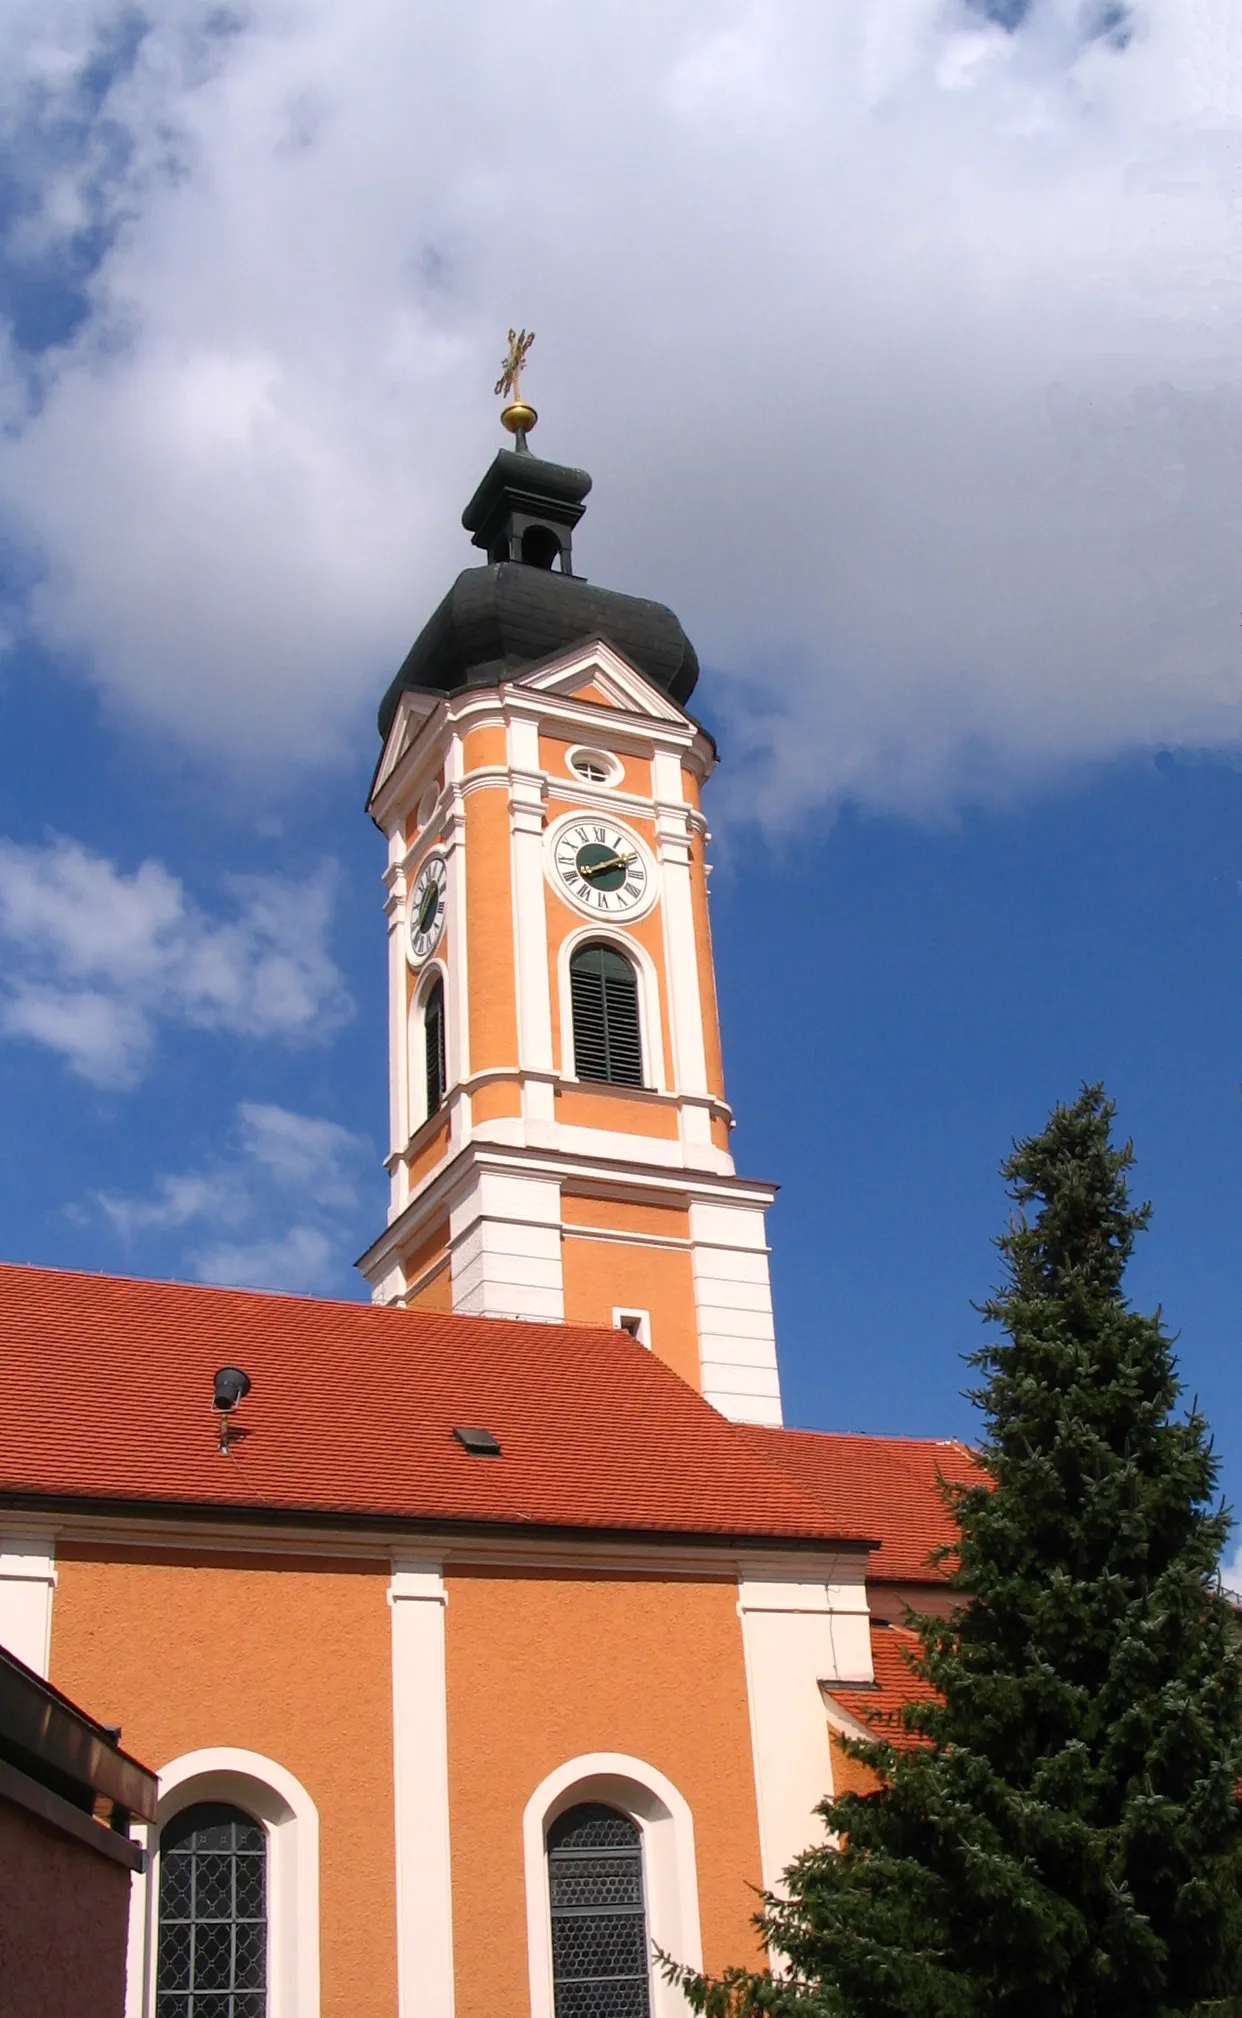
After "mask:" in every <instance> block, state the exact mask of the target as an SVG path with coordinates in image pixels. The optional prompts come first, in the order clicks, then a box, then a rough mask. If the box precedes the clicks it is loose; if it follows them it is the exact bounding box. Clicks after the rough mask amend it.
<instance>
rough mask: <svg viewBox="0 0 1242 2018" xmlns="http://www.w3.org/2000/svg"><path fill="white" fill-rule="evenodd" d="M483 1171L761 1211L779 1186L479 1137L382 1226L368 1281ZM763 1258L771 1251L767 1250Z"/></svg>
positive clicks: (366, 1266)
mask: <svg viewBox="0 0 1242 2018" xmlns="http://www.w3.org/2000/svg"><path fill="white" fill-rule="evenodd" d="M582 1132H583V1133H585V1132H586V1131H582ZM644 1139H645V1138H644V1137H642V1136H635V1137H634V1138H633V1141H634V1143H635V1148H636V1151H638V1150H640V1149H641V1146H642V1144H643V1142H644ZM480 1171H498V1172H502V1173H513V1174H518V1173H520V1174H521V1175H523V1176H529V1175H538V1176H543V1177H550V1178H553V1179H555V1180H557V1181H558V1182H564V1181H565V1180H566V1179H571V1180H572V1182H573V1186H574V1189H575V1191H588V1192H589V1191H590V1190H591V1189H592V1188H593V1187H598V1188H599V1195H600V1196H601V1197H609V1198H622V1197H627V1196H633V1197H636V1198H642V1197H647V1198H650V1196H651V1194H652V1192H659V1193H662V1194H663V1195H664V1196H665V1197H667V1198H669V1199H674V1198H676V1199H678V1200H679V1201H680V1202H681V1203H683V1204H688V1203H691V1202H693V1201H696V1200H702V1201H716V1200H719V1201H721V1202H727V1203H729V1204H742V1205H751V1206H755V1207H757V1208H758V1209H760V1210H762V1211H766V1210H767V1208H768V1207H769V1206H770V1205H771V1204H772V1202H773V1200H774V1199H775V1197H776V1193H777V1190H778V1188H779V1187H778V1186H777V1185H775V1184H764V1183H761V1182H757V1181H756V1180H755V1179H753V1178H747V1177H733V1176H725V1175H724V1174H723V1173H717V1172H714V1171H708V1170H701V1169H698V1168H690V1167H688V1166H686V1165H684V1164H678V1165H676V1166H675V1167H669V1166H667V1165H663V1164H659V1163H643V1162H641V1161H640V1160H638V1157H637V1155H636V1156H635V1157H628V1156H627V1157H626V1158H624V1159H622V1158H620V1157H616V1158H614V1157H609V1156H593V1155H590V1154H587V1153H584V1152H583V1151H580V1150H574V1151H569V1150H565V1151H560V1150H554V1149H526V1148H522V1147H519V1146H517V1145H512V1146H503V1147H502V1146H499V1145H497V1144H495V1143H489V1142H484V1141H480V1139H479V1138H478V1137H477V1136H476V1137H475V1138H474V1139H473V1140H472V1141H470V1142H468V1143H466V1144H465V1145H464V1147H463V1148H462V1149H460V1150H459V1151H458V1152H457V1153H456V1154H455V1155H454V1156H453V1157H452V1159H451V1161H449V1162H447V1163H445V1164H443V1165H441V1166H440V1167H439V1168H438V1169H436V1170H434V1171H432V1172H431V1173H430V1175H429V1176H428V1177H427V1178H426V1179H425V1180H424V1182H423V1183H422V1185H421V1186H420V1187H419V1189H418V1190H417V1191H416V1192H415V1193H414V1194H413V1196H412V1197H411V1199H410V1202H409V1204H408V1205H407V1206H406V1207H405V1208H404V1210H403V1211H402V1212H400V1213H399V1214H398V1215H397V1217H396V1218H395V1219H394V1220H392V1221H391V1222H390V1224H389V1225H388V1226H387V1227H385V1229H384V1231H383V1233H381V1234H380V1236H379V1238H378V1240H375V1241H373V1242H372V1244H371V1246H370V1247H368V1248H367V1249H366V1251H365V1252H364V1253H363V1254H361V1255H359V1257H358V1260H357V1262H356V1263H355V1266H356V1267H357V1268H359V1269H361V1270H362V1272H363V1273H364V1274H365V1275H367V1277H368V1279H369V1278H370V1277H371V1276H372V1275H373V1274H375V1273H376V1272H377V1271H379V1270H380V1269H381V1268H382V1267H383V1265H384V1264H385V1263H387V1262H389V1261H390V1260H392V1259H394V1258H395V1257H396V1256H397V1255H398V1254H399V1252H400V1249H401V1248H402V1246H403V1245H404V1244H405V1242H406V1241H407V1240H408V1239H409V1238H410V1235H411V1234H412V1233H413V1231H414V1230H415V1228H416V1227H417V1226H418V1225H419V1224H420V1223H421V1222H422V1221H423V1220H424V1219H425V1218H426V1217H427V1216H428V1215H429V1214H430V1213H432V1212H435V1211H436V1210H438V1209H442V1210H443V1211H444V1212H448V1211H449V1209H450V1205H451V1201H452V1199H453V1197H454V1194H456V1193H459V1192H460V1193H464V1192H465V1191H466V1190H467V1189H468V1188H469V1187H470V1186H471V1185H472V1184H473V1183H474V1180H475V1177H476V1174H477V1173H478V1172H480ZM764 1252H765V1253H766V1252H767V1250H766V1248H765V1249H764Z"/></svg>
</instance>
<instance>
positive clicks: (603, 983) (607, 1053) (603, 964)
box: [569, 939, 647, 1093]
mask: <svg viewBox="0 0 1242 2018" xmlns="http://www.w3.org/2000/svg"><path fill="white" fill-rule="evenodd" d="M592 956H598V971H587V972H584V973H579V972H578V969H579V967H580V964H581V963H583V962H586V961H592V965H593V967H594V966H595V965H596V963H595V961H593V960H592ZM608 961H611V963H612V966H613V970H614V971H613V973H612V974H611V975H610V974H609V973H608V971H607V962H608ZM617 969H620V970H621V971H620V972H617V971H616V970H617ZM575 980H580V981H582V982H583V983H584V984H586V985H587V986H589V987H591V988H592V990H594V988H596V987H597V988H598V990H599V995H598V1008H599V1026H598V1033H597V1034H598V1038H599V1053H600V1056H599V1062H600V1063H601V1064H602V1065H603V1066H604V1067H605V1068H606V1069H605V1070H604V1071H602V1072H584V1071H583V1069H582V1064H581V1060H580V1057H579V1052H580V1050H581V1049H582V1048H583V1047H582V1046H581V1045H580V1044H579V1026H578V1015H577V1001H576V998H575V992H574V982H575ZM610 981H611V982H613V984H614V986H615V988H616V991H617V994H616V998H615V1005H614V1006H615V1019H614V1018H613V1017H610V1015H609V1006H608V1005H609V992H610V991H609V982H610ZM631 988H632V989H633V991H634V993H633V1001H634V1029H633V1033H632V1035H633V1037H634V1038H635V1039H636V1040H637V1052H638V1056H637V1061H634V1060H633V1059H632V1058H627V1056H626V1053H627V1052H628V1051H629V1050H630V1037H631V1032H630V1030H629V1028H628V1023H629V1004H628V1001H626V1000H625V996H626V995H627V993H628V990H629V989H631ZM641 994H642V983H641V981H640V980H639V977H638V970H637V968H636V967H635V965H634V962H633V961H632V960H631V959H629V958H628V957H627V955H626V954H625V953H623V952H622V951H621V949H620V948H619V947H617V946H614V945H613V944H612V943H611V942H610V941H608V940H599V939H588V940H587V942H586V944H585V945H581V946H579V947H578V948H577V949H576V951H575V952H574V953H572V954H571V956H570V961H569V1016H570V1022H571V1024H572V1026H573V1037H574V1077H575V1079H577V1080H578V1081H579V1082H580V1084H582V1085H584V1086H586V1085H589V1086H618V1087H623V1088H625V1089H626V1090H627V1091H629V1092H631V1093H643V1092H645V1091H646V1089H647V1060H646V1055H645V1052H644V1049H643V1016H642V1003H641V999H640V998H641ZM622 1006H624V1007H625V1010H626V1014H625V1016H624V1017H622V1015H621V1008H622ZM581 1034H582V1037H583V1040H584V1042H586V1040H587V1039H588V1038H589V1031H588V1029H587V1028H586V1027H585V1024H584V1028H583V1031H582V1033H581ZM623 1040H624V1041H623ZM618 1054H619V1055H618ZM634 1062H637V1066H638V1077H637V1079H627V1078H619V1077H616V1076H614V1075H615V1073H616V1071H617V1068H618V1067H619V1066H620V1065H622V1064H623V1063H624V1064H632V1063H634ZM607 1068H611V1069H607Z"/></svg>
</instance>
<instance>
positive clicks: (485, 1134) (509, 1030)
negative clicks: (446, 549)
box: [359, 397, 781, 1423]
mask: <svg viewBox="0 0 1242 2018" xmlns="http://www.w3.org/2000/svg"><path fill="white" fill-rule="evenodd" d="M502 419H503V420H504V422H505V425H506V426H507V427H508V428H509V429H510V432H511V433H512V434H513V435H514V437H515V442H514V446H513V447H511V448H510V447H506V448H504V449H502V450H500V452H499V453H498V454H497V456H496V458H495V461H494V462H493V463H492V465H491V468H490V469H489V470H488V471H487V473H486V475H485V476H484V478H483V480H482V482H481V483H480V485H479V487H478V489H477V490H476V492H475V494H474V496H473V497H472V498H471V500H470V503H469V504H468V505H467V507H466V509H465V511H464V513H463V514H462V522H463V524H464V526H465V527H466V530H467V531H468V532H469V533H471V534H472V535H473V540H474V544H475V546H477V547H480V548H481V549H482V551H483V554H484V556H485V560H484V563H483V565H481V566H476V567H471V568H467V569H466V570H465V572H464V573H462V574H461V575H459V576H458V578H457V581H456V582H455V583H454V585H453V587H452V588H451V589H450V591H449V593H448V595H447V596H446V597H445V598H444V601H443V602H442V603H441V604H440V606H439V608H438V609H437V610H436V611H435V612H434V614H433V615H432V616H431V618H430V620H429V621H428V623H427V624H426V625H425V627H424V629H423V631H422V632H421V634H420V635H419V637H418V638H417V639H416V641H415V643H414V645H413V647H412V648H411V650H410V652H409V654H408V656H407V658H406V660H405V663H404V665H403V666H402V667H401V670H400V671H399V673H398V674H397V676H396V678H395V679H394V681H393V682H392V685H391V686H390V687H389V689H388V692H387V694H386V695H385V696H384V700H383V703H382V705H381V708H380V711H379V727H380V734H381V736H382V738H383V750H382V753H381V756H380V760H379V764H378V766H377V769H376V773H375V779H374V783H373V786H372V790H371V796H370V801H369V811H370V813H371V816H372V818H373V819H374V820H375V822H376V824H377V826H378V827H379V828H380V830H381V832H382V833H383V834H384V835H385V837H386V839H387V843H388V866H387V870H386V874H385V883H386V888H387V900H386V911H387V917H388V941H389V969H388V972H389V1030H390V1042H389V1114H390V1149H389V1155H388V1159H387V1166H388V1170H389V1173H390V1177H391V1185H392V1192H391V1200H390V1205H389V1214H388V1225H387V1228H386V1230H385V1232H384V1233H383V1234H381V1236H380V1238H379V1239H378V1240H377V1241H375V1243H374V1244H373V1245H372V1246H371V1247H370V1248H369V1249H368V1250H367V1252H366V1253H365V1254H364V1255H363V1256H362V1259H361V1261H360V1263H359V1266H360V1267H361V1269H362V1271H363V1273H364V1275H365V1276H366V1279H367V1281H368V1282H369V1284H370V1285H371V1291H372V1295H373V1297H374V1299H375V1300H376V1301H377V1302H380V1303H400V1304H407V1305H410V1306H412V1307H416V1308H419V1309H424V1310H442V1311H449V1310H453V1311H463V1312H471V1313H473V1314H475V1315H481V1316H491V1317H509V1318H525V1319H541V1320H547V1321H551V1322H564V1323H570V1324H595V1325H612V1326H621V1327H624V1328H625V1329H626V1330H629V1331H630V1332H632V1333H633V1334H634V1335H635V1336H636V1337H637V1338H638V1339H640V1340H641V1342H642V1343H643V1344H644V1345H647V1346H649V1347H650V1349H651V1350H652V1351H653V1352H655V1353H657V1354H658V1355H659V1356H660V1357H661V1358H662V1359H664V1360H666V1361H667V1362H668V1364H669V1365H670V1366H672V1367H673V1368H675V1370H676V1371H677V1372H678V1373H679V1374H680V1375H681V1376H682V1377H683V1379H685V1380H687V1381H689V1382H690V1383H691V1384H692V1385H693V1386H694V1387H696V1388H698V1389H699V1390H700V1391H701V1393H702V1394H703V1395H704V1396H705V1398H706V1399H707V1400H708V1401H709V1402H711V1403H712V1404H713V1405H714V1406H715V1407H716V1408H717V1409H719V1410H720V1411H721V1412H722V1413H723V1414H725V1415H727V1416H730V1417H732V1418H734V1419H735V1420H738V1421H747V1422H761V1423H779V1422H780V1420H781V1414H780V1391H779V1385H778V1380H777V1367H776V1347H775V1337H774V1332H773V1325H772V1303H771V1293H770V1289H769V1282H768V1256H767V1245H766V1237H765V1231H764V1213H765V1210H766V1208H767V1207H768V1206H769V1205H770V1204H771V1202H772V1198H773V1190H772V1187H771V1186H770V1185H766V1184H758V1183H754V1182H751V1181H750V1180H748V1179H743V1178H740V1177H738V1175H737V1174H736V1172H735V1170H734V1166H733V1159H732V1157H731V1155H730V1154H729V1131H730V1128H731V1126H732V1117H731V1114H730V1110H729V1107H728V1105H727V1104H726V1101H725V1094H724V1079H723V1074H722V1069H721V1056H720V1034H719V1027H718V1023H717V1014H716V991H715V978H714V974H713V968H712V951H711V933H710V927H709V923H708V900H707V865H706V860H705V850H706V844H707V841H708V838H709V837H708V831H707V827H706V824H705V822H704V819H703V814H702V811H701V805H700V795H701V792H702V789H703V786H704V785H705V783H706V781H707V779H708V777H709V776H710V774H711V771H712V768H713V765H714V763H715V749H714V746H713V743H712V740H711V737H710V736H709V735H708V734H707V733H706V731H705V730H703V729H702V728H701V727H700V726H699V724H698V723H697V722H696V721H695V719H694V717H693V715H691V714H690V713H689V712H688V711H687V703H688V702H689V700H690V696H691V693H692V692H693V689H694V686H695V682H696V680H697V678H698V662H697V660H696V658H695V654H694V649H693V647H692V645H691V644H690V641H689V639H688V638H687V637H686V635H685V632H684V631H683V630H682V627H681V625H680V623H679V622H678V620H677V618H676V617H675V616H674V615H673V613H672V611H671V610H668V609H665V608H664V607H663V606H662V605H661V604H659V603H652V602H647V601H644V600H641V599H639V598H637V597H634V596H626V595H620V594H616V593H614V592H612V591H610V590H607V589H599V588H596V587H594V586H593V585H592V584H590V583H588V582H586V581H584V580H583V579H582V578H581V577H580V576H578V575H576V574H575V573H574V572H573V564H572V560H573V556H572V540H573V533H574V530H575V528H576V527H577V525H578V522H579V520H580V519H581V517H582V514H583V511H584V509H585V499H586V496H587V493H588V491H589V490H590V488H591V479H590V477H589V476H588V475H587V474H586V472H585V471H584V470H579V469H571V468H567V467H565V466H563V465H561V464H559V463H553V462H545V461H543V460H542V459H541V458H540V457H538V456H536V455H534V454H533V453H532V452H531V450H530V449H529V447H528V445H527V439H526V437H527V433H528V431H529V429H530V428H531V427H533V425H534V420H535V415H534V412H533V409H532V408H530V407H528V406H526V405H525V404H524V403H523V402H522V401H521V400H520V398H517V397H515V399H514V401H513V403H511V404H510V406H508V407H507V408H506V410H505V412H504V414H503V415H502Z"/></svg>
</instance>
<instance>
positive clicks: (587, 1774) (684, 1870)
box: [522, 1752, 703, 2018]
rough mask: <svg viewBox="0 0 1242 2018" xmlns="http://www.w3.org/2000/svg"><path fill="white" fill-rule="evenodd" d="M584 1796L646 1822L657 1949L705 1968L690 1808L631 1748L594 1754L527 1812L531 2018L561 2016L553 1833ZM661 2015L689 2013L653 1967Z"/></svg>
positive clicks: (574, 1763) (538, 1795) (550, 1784)
mask: <svg viewBox="0 0 1242 2018" xmlns="http://www.w3.org/2000/svg"><path fill="white" fill-rule="evenodd" d="M580 1801H603V1802H605V1803H606V1804H607V1805H608V1806H609V1807H610V1808H619V1809H620V1810H621V1812H622V1813H623V1814H626V1815H628V1816H629V1817H630V1819H631V1820H632V1821H633V1822H635V1823H636V1824H637V1826H638V1829H639V1832H640V1834H641V1836H642V1845H643V1882H644V1886H645V1889H646V1895H647V1899H646V1904H647V1934H648V1937H649V1939H650V1940H651V1941H652V1942H653V1943H654V1945H655V1946H656V1947H659V1948H662V1949H664V1951H665V1953H666V1954H669V1955H675V1956H676V1957H677V1959H678V1961H681V1962H685V1963H687V1964H688V1965H689V1966H690V1968H692V1969H701V1968H702V1966H703V1942H702V1936H701V1934H700V1931H699V1885H698V1873H697V1869H696V1865H695V1855H694V1820H693V1817H692V1816H691V1813H690V1809H689V1807H688V1805H687V1803H686V1801H685V1800H684V1799H683V1797H682V1795H680V1794H679V1793H678V1791H677V1789H676V1787H675V1786H674V1785H673V1783H672V1781H671V1780H667V1779H665V1777H664V1775H663V1773H660V1772H657V1771H656V1768H655V1767H654V1766H649V1765H647V1764H646V1763H645V1762H644V1761H643V1760H642V1759H632V1758H629V1757H627V1756H626V1754H625V1753H624V1752H586V1753H583V1755H582V1756H581V1757H580V1758H577V1759H569V1760H567V1762H566V1763H565V1764H564V1765H563V1766H558V1767H557V1768H556V1770H555V1772H552V1773H549V1774H548V1777H547V1779H546V1780H542V1781H541V1782H540V1784H539V1785H538V1786H537V1787H536V1789H535V1791H534V1793H533V1794H532V1795H531V1797H530V1799H529V1801H528V1802H527V1803H526V1809H525V1813H524V1814H523V1816H522V1846H523V1852H524V1857H525V1864H526V1947H527V1958H528V1963H529V1968H530V2018H554V2002H553V1987H552V1902H551V1897H550V1894H549V1889H548V1853H547V1834H548V1830H549V1828H550V1827H551V1825H552V1823H553V1822H555V1820H556V1819H557V1816H558V1815H563V1814H564V1812H565V1810H566V1809H567V1808H575V1807H577V1805H578V1803H579V1802H580ZM651 1978H652V1980H651V2009H652V2013H653V2018H685V2013H686V2002H685V1999H684V1997H683V1996H682V1994H681V1991H680V1990H678V1989H676V1988H675V1987H674V1986H673V1985H672V1984H669V1983H666V1982H665V1981H664V1978H663V1976H661V1974H660V1972H659V1971H658V1969H656V1967H655V1965H654V1963H653V1964H652V1970H651Z"/></svg>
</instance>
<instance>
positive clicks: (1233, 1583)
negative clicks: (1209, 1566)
mask: <svg viewBox="0 0 1242 2018" xmlns="http://www.w3.org/2000/svg"><path fill="white" fill-rule="evenodd" d="M1220 1580H1221V1582H1222V1584H1223V1585H1224V1586H1225V1589H1226V1590H1227V1591H1228V1592H1229V1595H1230V1597H1233V1598H1236V1599H1237V1600H1238V1602H1239V1604H1242V1543H1239V1545H1238V1547H1237V1548H1236V1549H1235V1550H1234V1552H1233V1555H1232V1557H1231V1558H1230V1560H1229V1561H1228V1562H1227V1563H1222V1564H1221V1566H1220Z"/></svg>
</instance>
